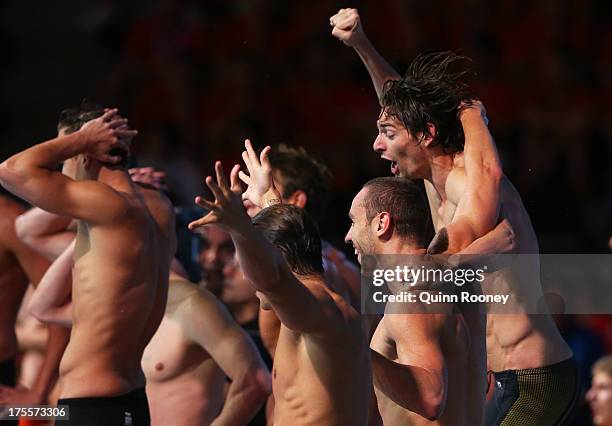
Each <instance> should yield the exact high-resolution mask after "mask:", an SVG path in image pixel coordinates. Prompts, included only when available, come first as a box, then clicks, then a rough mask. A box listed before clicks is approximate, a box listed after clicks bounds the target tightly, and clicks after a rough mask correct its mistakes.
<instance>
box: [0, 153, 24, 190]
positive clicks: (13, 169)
mask: <svg viewBox="0 0 612 426" xmlns="http://www.w3.org/2000/svg"><path fill="white" fill-rule="evenodd" d="M23 175H24V173H23V170H22V166H20V164H19V162H18V161H17V160H16V159H15V158H14V157H11V158H9V159H8V160H6V161H4V162H3V163H2V164H0V185H2V186H4V187H5V188H7V189H8V190H9V191H10V190H11V188H13V187H15V186H17V185H18V183H19V181H20V180H22V176H23Z"/></svg>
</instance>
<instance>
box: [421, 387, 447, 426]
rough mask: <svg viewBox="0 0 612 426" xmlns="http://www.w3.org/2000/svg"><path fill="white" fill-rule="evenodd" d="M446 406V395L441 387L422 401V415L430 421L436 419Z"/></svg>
mask: <svg viewBox="0 0 612 426" xmlns="http://www.w3.org/2000/svg"><path fill="white" fill-rule="evenodd" d="M445 408H446V395H445V393H444V391H443V390H442V389H439V390H438V391H436V392H431V393H429V394H428V395H426V396H425V399H424V401H423V416H424V417H425V418H426V419H427V420H430V421H434V420H438V419H439V418H440V417H441V416H442V414H443V413H444V409H445Z"/></svg>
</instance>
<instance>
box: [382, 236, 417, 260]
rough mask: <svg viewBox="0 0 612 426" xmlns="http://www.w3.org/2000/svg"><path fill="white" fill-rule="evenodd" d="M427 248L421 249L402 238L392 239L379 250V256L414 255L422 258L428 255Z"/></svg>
mask: <svg viewBox="0 0 612 426" xmlns="http://www.w3.org/2000/svg"><path fill="white" fill-rule="evenodd" d="M426 251H427V248H425V247H421V246H420V245H419V244H416V243H414V242H412V241H410V240H405V239H401V238H392V239H391V240H389V241H386V242H384V243H383V244H382V245H381V246H380V247H379V248H378V249H377V253H378V254H383V255H386V254H389V255H391V254H405V255H414V256H422V255H424V254H425V253H426Z"/></svg>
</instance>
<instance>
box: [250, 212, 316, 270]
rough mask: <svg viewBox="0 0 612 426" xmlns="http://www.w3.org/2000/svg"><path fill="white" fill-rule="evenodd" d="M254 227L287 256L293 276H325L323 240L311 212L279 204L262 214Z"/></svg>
mask: <svg viewBox="0 0 612 426" xmlns="http://www.w3.org/2000/svg"><path fill="white" fill-rule="evenodd" d="M253 225H254V226H255V228H257V229H259V230H260V231H261V232H262V233H263V234H264V236H265V237H266V239H267V240H268V241H270V242H271V243H272V244H273V245H274V246H276V247H277V248H278V249H279V250H280V251H281V252H282V253H283V255H284V256H285V260H287V263H288V264H289V267H290V268H291V270H292V271H293V272H295V273H296V274H300V275H312V274H322V273H323V258H322V255H321V237H320V236H319V231H318V229H317V225H316V224H315V222H314V220H312V218H311V217H310V215H309V214H308V212H306V211H305V210H304V209H300V208H299V207H296V206H292V205H290V204H276V205H273V206H271V207H268V208H265V209H263V210H262V211H260V212H259V213H258V214H257V215H255V217H254V218H253Z"/></svg>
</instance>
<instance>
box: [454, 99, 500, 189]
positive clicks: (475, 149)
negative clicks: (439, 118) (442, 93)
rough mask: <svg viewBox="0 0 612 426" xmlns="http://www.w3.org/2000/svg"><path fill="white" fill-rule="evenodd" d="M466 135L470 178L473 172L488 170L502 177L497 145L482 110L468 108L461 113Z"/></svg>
mask: <svg viewBox="0 0 612 426" xmlns="http://www.w3.org/2000/svg"><path fill="white" fill-rule="evenodd" d="M461 125H462V127H463V133H464V135H465V146H464V158H465V169H466V174H467V176H468V179H469V177H470V175H471V174H472V173H476V174H478V173H482V172H488V173H490V174H493V175H494V176H496V177H497V178H498V179H499V177H501V162H500V160H499V155H498V153H497V147H496V146H495V141H494V140H493V136H491V132H489V128H488V127H487V124H486V122H485V119H484V117H483V116H482V114H481V113H480V111H478V110H476V109H471V108H467V109H466V110H465V111H463V112H462V113H461Z"/></svg>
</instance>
